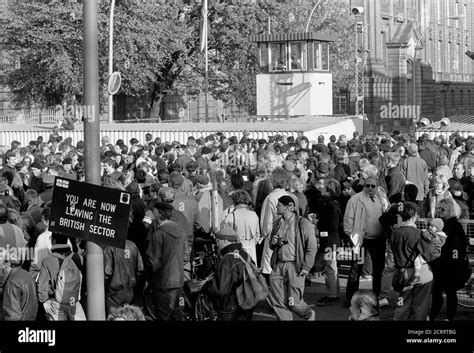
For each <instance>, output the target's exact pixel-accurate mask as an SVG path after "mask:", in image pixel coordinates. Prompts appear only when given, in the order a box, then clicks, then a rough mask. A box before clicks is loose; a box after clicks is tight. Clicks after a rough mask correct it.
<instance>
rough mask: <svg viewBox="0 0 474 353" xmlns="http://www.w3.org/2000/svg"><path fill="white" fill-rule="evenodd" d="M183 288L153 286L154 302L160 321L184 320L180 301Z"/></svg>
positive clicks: (156, 314) (157, 317)
mask: <svg viewBox="0 0 474 353" xmlns="http://www.w3.org/2000/svg"><path fill="white" fill-rule="evenodd" d="M182 295H183V288H173V289H165V288H155V287H154V288H153V304H154V305H155V316H156V320H158V321H182V320H183V315H182V311H181V306H180V301H181V298H182Z"/></svg>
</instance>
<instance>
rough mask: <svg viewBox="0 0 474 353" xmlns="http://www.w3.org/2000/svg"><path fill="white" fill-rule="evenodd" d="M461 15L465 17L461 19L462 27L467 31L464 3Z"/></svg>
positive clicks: (465, 5)
mask: <svg viewBox="0 0 474 353" xmlns="http://www.w3.org/2000/svg"><path fill="white" fill-rule="evenodd" d="M462 11H463V12H462V15H463V16H464V17H465V18H464V19H463V20H462V23H463V28H464V30H465V31H467V30H468V29H469V28H468V26H467V4H464V6H463V10H462Z"/></svg>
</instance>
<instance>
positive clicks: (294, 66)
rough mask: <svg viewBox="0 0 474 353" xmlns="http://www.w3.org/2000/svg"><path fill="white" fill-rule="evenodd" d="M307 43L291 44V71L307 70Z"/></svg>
mask: <svg viewBox="0 0 474 353" xmlns="http://www.w3.org/2000/svg"><path fill="white" fill-rule="evenodd" d="M306 58H307V55H306V43H304V42H296V43H291V44H290V69H291V71H301V70H306V66H307V63H306Z"/></svg>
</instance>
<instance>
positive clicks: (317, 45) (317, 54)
mask: <svg viewBox="0 0 474 353" xmlns="http://www.w3.org/2000/svg"><path fill="white" fill-rule="evenodd" d="M313 61H314V64H313V66H314V69H315V70H316V71H320V70H321V42H314V52H313Z"/></svg>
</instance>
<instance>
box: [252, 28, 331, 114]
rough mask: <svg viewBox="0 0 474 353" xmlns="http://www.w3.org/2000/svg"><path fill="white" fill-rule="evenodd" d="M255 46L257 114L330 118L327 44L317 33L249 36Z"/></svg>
mask: <svg viewBox="0 0 474 353" xmlns="http://www.w3.org/2000/svg"><path fill="white" fill-rule="evenodd" d="M250 41H251V42H253V43H257V44H258V57H259V66H260V72H259V74H257V115H273V116H275V115H276V116H285V115H290V116H295V115H332V114H333V110H332V109H333V108H332V73H331V71H330V62H329V45H330V43H331V42H335V41H336V37H334V36H330V35H325V34H319V33H313V32H308V33H285V34H263V35H253V36H250Z"/></svg>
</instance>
